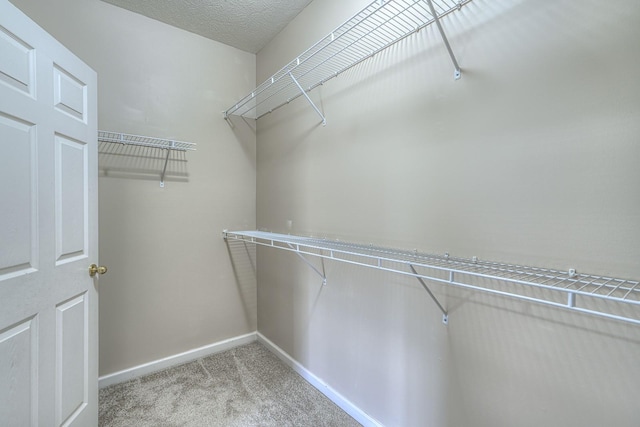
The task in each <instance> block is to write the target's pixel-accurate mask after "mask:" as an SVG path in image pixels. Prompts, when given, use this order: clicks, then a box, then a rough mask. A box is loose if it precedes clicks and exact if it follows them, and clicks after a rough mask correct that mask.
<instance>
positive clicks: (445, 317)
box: [409, 264, 449, 325]
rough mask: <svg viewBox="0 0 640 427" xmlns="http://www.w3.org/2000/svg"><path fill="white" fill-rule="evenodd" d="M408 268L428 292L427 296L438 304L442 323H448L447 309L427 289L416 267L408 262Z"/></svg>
mask: <svg viewBox="0 0 640 427" xmlns="http://www.w3.org/2000/svg"><path fill="white" fill-rule="evenodd" d="M409 268H411V271H412V272H413V274H415V277H416V279H418V282H420V284H421V285H422V287H423V288H424V289H425V290H426V291H427V292H428V293H429V296H430V297H431V299H432V300H433V302H435V303H436V305H437V306H438V308H439V309H440V311H441V312H442V323H444V324H445V325H446V324H448V323H449V315H448V313H447V310H445V309H444V307H443V306H442V304H440V301H438V298H436V296H435V295H434V294H433V292H431V289H429V287H428V286H427V284H426V283H425V282H424V279H423V278H422V277H420V275H419V274H418V272H417V271H416V269H415V268H414V267H413V265H411V264H409Z"/></svg>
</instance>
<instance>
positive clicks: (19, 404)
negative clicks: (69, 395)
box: [0, 318, 38, 426]
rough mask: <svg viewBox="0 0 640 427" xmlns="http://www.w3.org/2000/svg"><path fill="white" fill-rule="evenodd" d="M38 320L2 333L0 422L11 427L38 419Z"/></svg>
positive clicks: (9, 328)
mask: <svg viewBox="0 0 640 427" xmlns="http://www.w3.org/2000/svg"><path fill="white" fill-rule="evenodd" d="M36 325H37V322H36V320H35V318H31V319H27V320H24V321H22V322H19V323H18V324H17V325H14V326H10V327H8V328H6V329H5V330H4V331H0V384H3V387H0V402H3V404H2V405H0V419H1V420H4V421H3V423H5V422H6V424H5V425H10V426H13V425H15V426H29V425H36V424H37V419H38V407H37V405H36V402H37V400H38V399H37V396H38V395H37V392H38V383H37V381H38V351H37V350H38V330H37V326H36Z"/></svg>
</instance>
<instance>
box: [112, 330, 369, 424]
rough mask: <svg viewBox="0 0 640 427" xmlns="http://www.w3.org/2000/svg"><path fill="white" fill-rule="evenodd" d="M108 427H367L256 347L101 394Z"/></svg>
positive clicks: (213, 358) (199, 362)
mask: <svg viewBox="0 0 640 427" xmlns="http://www.w3.org/2000/svg"><path fill="white" fill-rule="evenodd" d="M99 425H100V426H101V427H124V426H127V427H129V426H153V427H160V426H162V427H169V426H194V427H195V426H198V427H202V426H224V427H240V426H264V427H267V426H278V427H283V426H295V427H302V426H314V427H317V426H341V427H342V426H359V425H360V424H359V423H357V422H356V421H355V420H354V419H353V418H351V417H350V416H349V415H348V414H347V413H345V412H344V411H342V409H340V408H339V407H338V406H336V405H335V404H334V403H333V402H331V401H330V400H329V399H327V397H326V396H324V395H323V394H322V393H320V392H319V391H318V390H316V389H315V388H314V387H312V386H311V385H310V384H309V383H307V382H306V381H305V380H304V379H303V378H302V377H300V376H299V375H298V374H297V373H296V372H294V371H293V370H292V369H291V368H289V367H288V366H286V365H285V364H283V363H282V362H281V361H280V360H279V359H278V358H277V357H276V356H275V355H274V354H272V353H271V352H270V351H269V350H267V349H266V348H265V347H264V346H263V345H262V344H260V343H258V342H254V343H251V344H247V345H244V346H241V347H237V348H234V349H232V350H228V351H225V352H222V353H217V354H214V355H212V356H209V357H206V358H203V359H199V360H196V361H194V362H190V363H187V364H184V365H181V366H177V367H174V368H170V369H167V370H164V371H160V372H157V373H154V374H151V375H148V376H145V377H142V378H137V379H134V380H131V381H128V382H125V383H121V384H116V385H113V386H110V387H106V388H104V389H101V390H100V418H99Z"/></svg>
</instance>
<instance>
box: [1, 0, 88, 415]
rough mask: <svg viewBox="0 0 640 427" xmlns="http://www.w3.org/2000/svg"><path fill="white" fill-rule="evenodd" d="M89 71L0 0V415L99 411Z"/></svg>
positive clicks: (31, 22) (29, 21)
mask: <svg viewBox="0 0 640 427" xmlns="http://www.w3.org/2000/svg"><path fill="white" fill-rule="evenodd" d="M96 87H97V84H96V74H95V72H94V71H93V70H91V69H90V68H89V67H88V66H87V65H85V64H84V63H83V62H82V61H80V60H79V59H78V58H76V57H75V56H74V55H73V54H71V52H69V51H68V50H67V49H65V48H64V47H63V46H62V45H61V44H60V43H58V42H57V41H56V40H54V39H53V38H52V37H51V36H50V35H48V34H47V33H46V32H45V31H43V30H42V29H41V28H40V27H38V26H37V25H36V24H35V23H34V22H33V21H31V20H29V19H28V18H27V17H26V16H25V15H24V14H23V13H21V12H20V11H19V10H18V9H16V8H15V7H14V6H13V5H11V4H10V3H9V2H8V1H7V0H0V425H2V426H54V425H55V426H59V425H71V426H93V425H97V421H98V416H97V411H98V408H97V406H98V395H97V390H98V388H97V378H98V370H97V367H98V360H97V359H98V357H97V347H98V340H97V338H98V293H97V288H96V286H97V282H96V279H95V278H90V277H89V273H88V266H89V264H91V263H94V262H97V259H98V250H97V249H98V241H97V237H98V224H97V217H98V214H97V189H98V187H97V176H98V174H97V161H98V160H97V124H96V121H97V102H96Z"/></svg>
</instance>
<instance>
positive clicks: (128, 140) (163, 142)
mask: <svg viewBox="0 0 640 427" xmlns="http://www.w3.org/2000/svg"><path fill="white" fill-rule="evenodd" d="M98 141H100V142H110V143H116V144H123V145H137V146H142V147H152V148H159V149H163V150H167V155H166V156H165V159H164V167H163V168H162V173H161V174H160V187H164V176H165V173H166V171H167V164H168V163H169V156H170V155H171V151H194V150H195V149H196V144H195V143H193V142H184V141H175V140H172V139H163V138H154V137H150V136H142V135H131V134H127V133H120V132H110V131H105V130H99V131H98Z"/></svg>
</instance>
